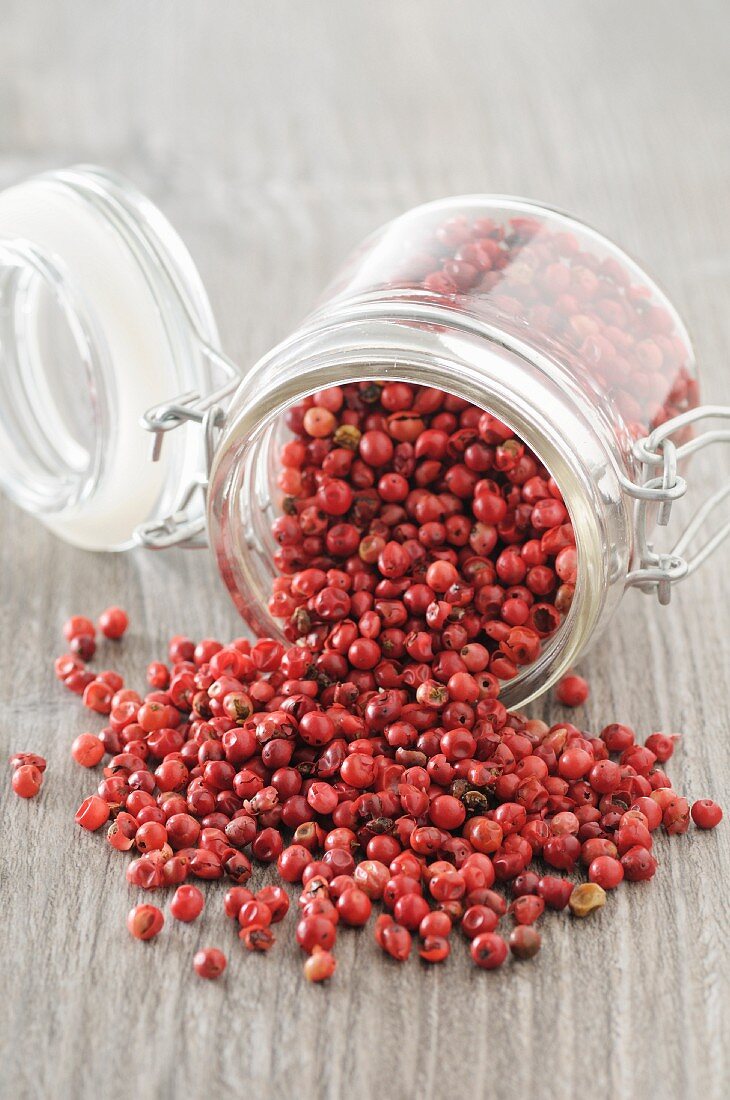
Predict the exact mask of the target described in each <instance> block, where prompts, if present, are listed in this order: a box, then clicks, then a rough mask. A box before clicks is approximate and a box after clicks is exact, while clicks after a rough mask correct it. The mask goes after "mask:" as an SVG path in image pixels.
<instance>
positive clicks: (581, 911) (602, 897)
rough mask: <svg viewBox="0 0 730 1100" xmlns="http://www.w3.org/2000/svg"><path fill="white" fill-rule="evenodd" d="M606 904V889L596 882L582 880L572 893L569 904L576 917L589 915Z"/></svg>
mask: <svg viewBox="0 0 730 1100" xmlns="http://www.w3.org/2000/svg"><path fill="white" fill-rule="evenodd" d="M605 904H606V891H605V890H604V889H603V887H602V886H599V885H598V883H596V882H582V883H581V884H580V886H576V888H575V890H573V893H572V894H571V895H570V901H569V902H568V905H569V906H570V908H571V912H572V913H573V915H574V916H576V917H587V916H588V914H589V913H592V912H593V910H594V909H600V908H601V906H602V905H605Z"/></svg>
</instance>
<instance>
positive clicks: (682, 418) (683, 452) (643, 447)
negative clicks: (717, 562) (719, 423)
mask: <svg viewBox="0 0 730 1100" xmlns="http://www.w3.org/2000/svg"><path fill="white" fill-rule="evenodd" d="M699 420H724V421H728V420H730V406H727V405H699V406H698V407H697V408H695V409H690V410H689V411H688V412H685V413H681V414H680V415H679V416H675V417H673V418H672V419H671V420H667V421H666V422H665V423H664V424H661V425H659V427H658V428H655V429H654V431H653V432H652V433H651V434H650V435H648V436H646V437H645V438H644V439H640V440H637V442H636V443H635V445H634V454H635V455H636V458H637V459H638V460H639V462H640V463H641V465H642V470H643V473H644V477H643V479H642V481H641V483H639V484H637V483H635V482H632V481H630V480H628V479H627V478H623V477H622V478H621V481H622V484H623V487H624V489H625V490H626V492H627V493H628V494H629V495H630V496H632V497H633V498H634V499H635V500H636V511H635V524H634V526H635V534H636V546H637V557H638V567H637V568H636V569H635V570H633V571H632V572H631V573H629V575H628V577H627V584H630V585H634V586H635V587H637V588H640V589H641V590H642V591H644V592H656V594H657V596H658V598H659V602H660V603H661V604H667V603H669V600H670V598H671V590H672V585H673V584H675V583H676V582H677V581H680V580H682V579H683V578H684V577H688V576H689V575H690V574H691V573H694V571H695V569H697V568H698V566H700V565H701V564H702V562H703V561H705V559H706V558H708V557H709V556H710V554H712V553H713V551H714V550H716V549H717V548H718V546H719V545H720V544H721V543H722V542H724V541H725V539H726V538H728V536H730V518H728V519H726V520H725V522H724V523H722V524H721V525H720V527H719V528H717V529H716V530H715V531H713V532H712V533H711V534H710V535H709V536H708V537H707V538H706V539H705V541H704V542H703V543H702V545H701V546H700V547H699V549H697V550H696V551H695V552H694V553H693V554H688V553H687V551H688V548H689V547H690V545H691V544H692V543H693V541H694V539H695V537H696V536H697V535H698V534H699V533H700V532H701V530H702V528H703V526H704V525H705V524H706V521H707V520H708V519H710V518H711V517H712V516H713V513H714V512H715V510H716V509H717V507H718V505H720V504H722V502H723V501H725V500H726V499H728V498H730V477H728V478H727V482H726V484H725V485H723V486H722V487H721V488H720V489H718V490H717V491H716V492H714V493H712V494H711V495H710V496H709V497H708V498H707V500H705V501H704V503H703V504H702V505H701V506H700V507H699V508H698V509H697V511H696V512H695V514H694V515H693V516H692V518H691V519H690V521H689V523H688V524H687V526H686V528H685V530H684V532H683V533H682V535H681V536H680V538H679V539H678V540H677V541H676V542H675V544H674V546H673V547H672V549H671V550H670V551H668V552H659V551H656V550H655V549H654V546H653V542H652V540H651V531H652V528H653V515H652V508H651V506H652V505H658V514H657V516H656V523H657V525H658V526H659V527H666V525H667V524H668V523H669V518H670V515H671V511H672V505H673V504H674V502H675V500H678V499H679V498H680V497H682V496H684V494H685V493H686V491H687V482H686V481H685V479H684V478H683V477H682V476H680V474H679V473H678V472H677V471H678V468H679V466H680V465H681V463H682V461H683V460H684V459H686V458H688V457H689V456H690V455H691V454H694V453H695V452H696V451H700V450H704V448H705V447H708V446H710V444H712V443H730V429H729V428H716V429H710V430H708V431H705V432H702V433H701V434H700V435H696V436H694V437H693V438H692V439H689V440H687V442H685V443H682V444H679V445H678V444H676V443H675V442H674V441H673V440H672V438H671V436H673V435H674V434H675V433H676V432H677V431H679V430H680V429H681V428H684V427H687V426H688V425H690V424H695V423H697V421H699ZM658 470H660V471H661V472H660V473H657V471H658ZM729 473H730V471H729Z"/></svg>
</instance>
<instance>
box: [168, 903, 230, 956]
mask: <svg viewBox="0 0 730 1100" xmlns="http://www.w3.org/2000/svg"><path fill="white" fill-rule="evenodd" d="M204 905H205V898H204V897H203V895H202V893H201V892H200V890H199V889H198V887H197V886H178V888H177V890H176V891H175V894H174V896H173V899H172V901H171V902H170V912H171V913H172V915H173V917H174V918H175V919H176V920H180V921H184V922H185V923H186V924H187V923H189V922H190V921H194V920H195V918H196V917H199V916H200V914H201V913H202V912H203V906H204ZM224 965H225V964H224Z"/></svg>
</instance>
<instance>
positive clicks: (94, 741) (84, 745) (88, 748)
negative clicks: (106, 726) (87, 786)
mask: <svg viewBox="0 0 730 1100" xmlns="http://www.w3.org/2000/svg"><path fill="white" fill-rule="evenodd" d="M71 755H72V756H73V758H74V760H75V761H76V763H77V764H81V766H82V767H84V768H93V767H95V766H96V765H97V764H98V763H99V761H100V760H101V759H102V757H103V756H104V744H103V742H102V741H101V740H100V739H99V738H98V737H96V736H95V735H94V734H93V733H80V734H79V735H78V737H76V738H75V739H74V741H73V744H72V745H71Z"/></svg>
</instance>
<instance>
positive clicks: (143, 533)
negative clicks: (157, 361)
mask: <svg viewBox="0 0 730 1100" xmlns="http://www.w3.org/2000/svg"><path fill="white" fill-rule="evenodd" d="M201 348H202V350H203V352H204V354H205V356H206V358H207V359H208V360H209V361H210V362H211V363H212V364H213V365H214V366H216V367H218V368H220V369H221V370H222V371H223V373H224V375H225V381H224V382H223V383H222V384H221V385H220V386H218V387H217V388H216V389H215V390H213V391H212V392H211V393H209V394H205V395H201V394H198V393H197V392H195V391H190V392H188V393H183V394H180V395H179V396H178V397H176V398H174V399H173V400H172V401H168V402H165V404H163V405H156V406H154V407H153V408H151V409H148V410H147V412H146V413H145V414H144V416H143V417H142V421H141V423H142V427H143V428H145V429H146V430H147V431H148V432H151V433H152V436H153V440H152V456H151V457H152V461H153V462H157V461H158V460H159V458H160V454H161V452H162V446H163V443H164V441H165V437H166V435H167V433H168V432H171V431H174V430H175V429H176V428H180V427H182V426H183V424H189V423H194V424H200V426H201V427H202V429H203V465H202V469H201V470H200V471H199V472H198V473H197V474H196V475H195V476H194V477H193V479H192V480H191V481H190V482H189V483H188V485H187V486H186V487H185V489H184V490H183V492H182V493H181V495H180V498H179V500H178V502H177V503H178V507H177V508H176V509H175V511H174V512H172V513H171V514H170V515H168V516H164V517H162V518H161V519H155V520H151V521H149V522H148V523H143V524H140V526H139V527H137V529H136V531H135V538H136V539H137V541H138V542H139V543H141V545H142V546H146V547H148V549H150V550H166V549H167V548H168V547H170V546H181V547H183V548H185V549H198V548H200V547H202V546H205V545H206V544H207V540H206V534H205V494H206V491H207V489H208V478H209V475H210V468H211V464H212V462H213V455H214V453H215V442H216V437H217V435H218V433H219V432H220V431H221V429H222V428H223V426H224V424H225V421H226V405H227V403H228V398H229V397H230V396H231V394H232V393H233V391H234V390H235V389H236V388H237V387H238V384H239V382H240V381H241V375H240V372H239V370H238V367H237V366H236V364H235V363H234V362H233V361H232V360H230V359H228V357H227V356H225V355H223V353H222V352H220V351H218V350H217V349H216V348H213V347H211V346H210V345H209V344H207V343H203V342H202V341H201ZM196 498H200V499H197V500H196Z"/></svg>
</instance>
